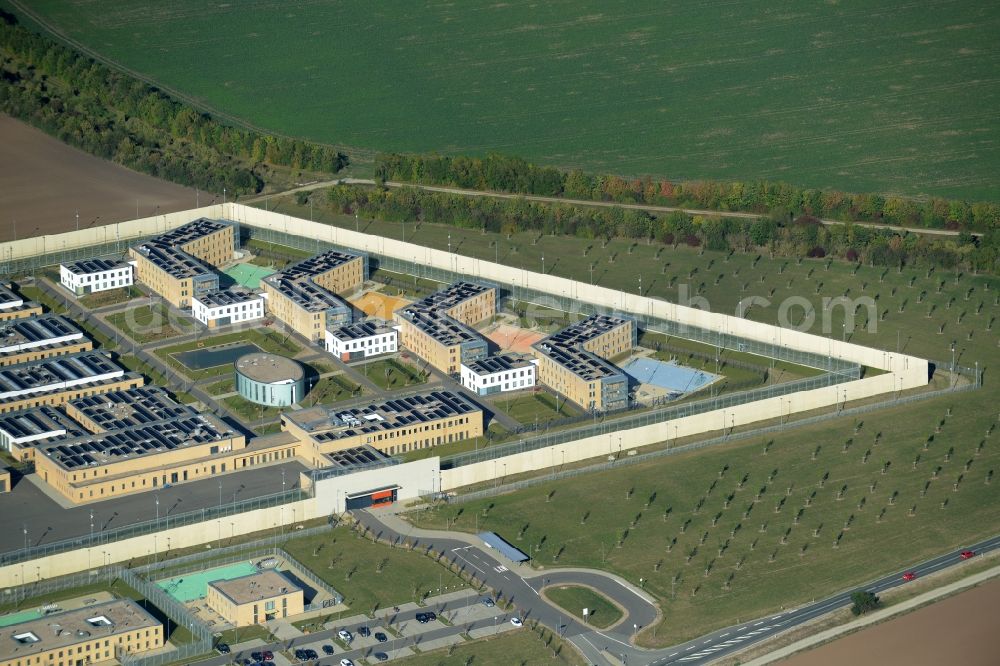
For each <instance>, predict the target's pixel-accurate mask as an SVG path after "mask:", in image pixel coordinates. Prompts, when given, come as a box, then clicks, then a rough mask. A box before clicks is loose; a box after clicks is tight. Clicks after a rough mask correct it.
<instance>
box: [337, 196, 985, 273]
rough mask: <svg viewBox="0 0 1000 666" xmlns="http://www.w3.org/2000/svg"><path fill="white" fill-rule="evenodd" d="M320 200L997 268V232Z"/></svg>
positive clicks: (731, 247)
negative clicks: (935, 232) (944, 233)
mask: <svg viewBox="0 0 1000 666" xmlns="http://www.w3.org/2000/svg"><path fill="white" fill-rule="evenodd" d="M327 200H328V201H329V203H331V204H332V205H333V206H334V208H336V209H337V210H338V211H339V212H342V213H345V214H354V213H360V214H361V215H363V216H365V217H371V218H375V219H379V220H386V221H411V220H423V221H426V222H431V223H440V224H450V225H454V226H457V227H465V228H472V229H486V230H487V231H493V232H500V233H517V232H522V231H536V232H539V233H544V234H566V235H571V236H577V237H581V238H613V237H617V238H630V239H636V240H645V239H655V240H658V241H660V242H663V243H667V244H674V245H678V244H684V245H689V246H692V247H699V246H704V247H705V248H707V249H710V250H718V251H723V252H728V251H736V252H748V253H749V252H761V251H766V252H769V253H771V254H773V255H776V256H786V257H796V258H797V257H803V256H808V257H816V258H819V257H826V256H830V257H837V258H840V259H844V260H846V261H851V262H860V263H865V264H871V265H878V266H900V265H904V264H912V263H916V262H923V263H925V264H927V265H932V266H939V267H942V268H962V269H965V270H972V271H981V272H992V273H997V272H1000V231H996V230H993V231H990V232H988V233H987V234H985V235H984V237H983V238H981V239H976V238H974V237H973V236H972V235H971V234H968V233H962V234H960V235H959V236H955V237H941V238H936V237H933V236H928V235H926V234H915V233H898V232H894V231H892V230H889V229H877V228H872V227H867V226H862V225H857V224H850V223H847V224H842V225H839V224H838V225H829V226H828V225H823V224H821V223H820V221H819V220H818V219H816V218H813V217H810V216H799V217H798V218H795V219H794V220H791V221H789V220H788V219H785V218H783V217H782V218H780V219H773V218H771V217H763V218H759V219H756V220H754V219H747V218H726V217H703V216H697V215H695V216H691V215H688V214H686V213H683V212H679V211H678V212H672V213H669V214H664V215H652V214H650V213H648V212H645V211H641V210H634V209H626V208H621V207H617V206H615V207H588V206H574V205H571V204H567V203H543V202H536V201H528V200H526V199H522V198H515V199H497V198H492V197H468V196H463V195H460V194H449V193H444V192H429V191H426V190H421V189H418V188H409V187H404V188H393V189H389V188H379V187H376V188H366V187H358V186H351V185H338V186H335V187H332V188H330V189H329V190H327Z"/></svg>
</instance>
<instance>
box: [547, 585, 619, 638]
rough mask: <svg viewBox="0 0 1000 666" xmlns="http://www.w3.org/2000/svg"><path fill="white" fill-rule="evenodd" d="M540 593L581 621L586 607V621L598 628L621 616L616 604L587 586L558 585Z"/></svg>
mask: <svg viewBox="0 0 1000 666" xmlns="http://www.w3.org/2000/svg"><path fill="white" fill-rule="evenodd" d="M542 594H544V595H545V596H546V597H547V598H548V599H549V601H551V602H553V603H555V604H556V605H557V606H559V607H561V608H563V609H565V610H566V612H568V613H570V614H571V615H573V616H574V617H576V618H577V619H578V620H581V621H582V620H584V619H585V618H584V616H583V609H584V608H586V609H587V612H588V615H587V617H586V620H587V622H588V623H589V624H590V625H591V626H594V627H597V628H598V629H607V628H608V627H610V626H611V625H613V624H614V623H615V622H617V621H618V620H620V619H621V618H622V612H621V610H620V609H619V608H618V606H615V605H614V604H613V603H611V601H609V600H608V598H607V597H605V596H604V595H603V594H599V593H598V592H595V591H594V590H592V589H590V588H589V587H582V586H579V585H558V586H552V587H548V588H546V589H545V591H544V592H542Z"/></svg>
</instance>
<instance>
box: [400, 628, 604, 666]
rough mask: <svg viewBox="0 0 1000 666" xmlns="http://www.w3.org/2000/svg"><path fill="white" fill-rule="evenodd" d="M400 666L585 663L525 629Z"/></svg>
mask: <svg viewBox="0 0 1000 666" xmlns="http://www.w3.org/2000/svg"><path fill="white" fill-rule="evenodd" d="M402 663H403V664H405V665H406V666H486V665H488V664H509V665H510V666H533V665H534V664H552V665H553V666H563V665H566V666H569V665H571V664H573V665H575V664H584V663H586V662H584V661H582V660H581V658H580V656H579V654H578V653H577V652H576V650H574V649H573V648H572V647H570V646H568V645H564V644H562V642H561V641H560V640H559V639H558V638H557V637H554V636H552V635H551V633H549V632H548V631H546V632H545V637H544V638H542V637H540V636H539V635H538V634H536V633H533V632H532V631H530V630H528V629H518V630H516V631H508V632H504V633H500V634H497V635H496V636H489V637H487V638H482V639H479V640H476V641H470V642H467V643H460V644H457V645H455V646H453V647H448V648H442V649H440V650H431V651H430V652H424V653H421V654H418V655H414V656H412V657H406V658H405V660H404V661H403V662H402Z"/></svg>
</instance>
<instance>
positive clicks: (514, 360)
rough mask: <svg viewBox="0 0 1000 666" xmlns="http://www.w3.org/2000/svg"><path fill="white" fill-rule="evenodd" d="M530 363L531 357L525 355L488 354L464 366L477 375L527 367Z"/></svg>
mask: <svg viewBox="0 0 1000 666" xmlns="http://www.w3.org/2000/svg"><path fill="white" fill-rule="evenodd" d="M530 365H533V363H532V359H530V358H528V357H526V356H515V355H513V354H499V355H497V356H490V357H488V358H484V359H481V360H479V361H473V362H471V363H467V364H466V365H465V367H467V368H469V369H470V370H472V371H473V372H474V373H476V374H477V375H492V374H493V373H496V372H504V371H507V370H519V369H521V368H527V367H528V366H530Z"/></svg>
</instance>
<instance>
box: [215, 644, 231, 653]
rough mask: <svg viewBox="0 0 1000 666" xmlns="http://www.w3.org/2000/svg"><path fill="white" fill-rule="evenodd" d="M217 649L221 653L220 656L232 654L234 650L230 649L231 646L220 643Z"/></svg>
mask: <svg viewBox="0 0 1000 666" xmlns="http://www.w3.org/2000/svg"><path fill="white" fill-rule="evenodd" d="M215 649H216V650H218V651H219V654H229V653H230V652H232V650H231V649H229V646H228V645H226V644H225V643H219V644H218V645H216V646H215Z"/></svg>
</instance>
